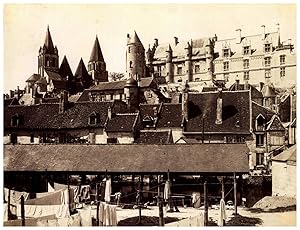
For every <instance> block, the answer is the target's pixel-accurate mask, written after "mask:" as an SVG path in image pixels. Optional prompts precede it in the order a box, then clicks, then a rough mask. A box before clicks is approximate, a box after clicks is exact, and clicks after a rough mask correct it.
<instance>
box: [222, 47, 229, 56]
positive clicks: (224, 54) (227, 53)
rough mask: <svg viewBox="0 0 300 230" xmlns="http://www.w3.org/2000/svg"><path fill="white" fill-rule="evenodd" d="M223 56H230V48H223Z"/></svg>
mask: <svg viewBox="0 0 300 230" xmlns="http://www.w3.org/2000/svg"><path fill="white" fill-rule="evenodd" d="M223 57H225V58H228V57H230V49H229V48H226V49H223Z"/></svg>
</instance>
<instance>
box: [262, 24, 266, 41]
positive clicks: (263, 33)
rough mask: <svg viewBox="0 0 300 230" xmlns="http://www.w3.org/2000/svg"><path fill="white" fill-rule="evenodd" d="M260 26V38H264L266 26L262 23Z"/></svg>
mask: <svg viewBox="0 0 300 230" xmlns="http://www.w3.org/2000/svg"><path fill="white" fill-rule="evenodd" d="M261 28H262V32H261V39H262V40H265V37H266V26H265V25H262V26H261Z"/></svg>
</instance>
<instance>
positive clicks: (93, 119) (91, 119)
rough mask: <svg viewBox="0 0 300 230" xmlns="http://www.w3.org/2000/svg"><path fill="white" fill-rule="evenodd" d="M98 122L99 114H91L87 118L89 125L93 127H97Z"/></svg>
mask: <svg viewBox="0 0 300 230" xmlns="http://www.w3.org/2000/svg"><path fill="white" fill-rule="evenodd" d="M99 122H100V117H99V114H97V113H95V112H93V113H92V114H91V115H90V116H89V125H91V126H94V125H97V124H98V123H99Z"/></svg>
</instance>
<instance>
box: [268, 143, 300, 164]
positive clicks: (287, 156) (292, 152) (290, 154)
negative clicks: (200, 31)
mask: <svg viewBox="0 0 300 230" xmlns="http://www.w3.org/2000/svg"><path fill="white" fill-rule="evenodd" d="M272 160H273V161H283V162H286V161H294V162H296V145H293V146H292V147H290V148H288V149H287V150H284V151H283V152H282V153H280V154H278V155H277V156H275V157H273V158H272Z"/></svg>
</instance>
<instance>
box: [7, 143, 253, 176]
mask: <svg viewBox="0 0 300 230" xmlns="http://www.w3.org/2000/svg"><path fill="white" fill-rule="evenodd" d="M248 153H249V149H248V147H247V145H246V144H201V145H198V144H194V145H188V144H183V145H180V144H177V145H170V144H169V145H138V144H136V145H118V144H116V145H5V146H4V158H3V166H4V167H3V169H4V171H45V170H47V171H48V172H54V171H70V172H77V171H78V172H105V171H106V170H107V172H116V173H125V172H127V173H130V172H143V173H147V172H149V173H162V172H167V171H168V170H169V171H170V172H171V173H173V172H174V173H216V174H217V173H218V174H226V173H227V174H228V173H230V174H231V175H232V173H233V172H237V173H246V172H248V171H249V163H248Z"/></svg>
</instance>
